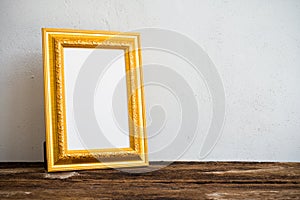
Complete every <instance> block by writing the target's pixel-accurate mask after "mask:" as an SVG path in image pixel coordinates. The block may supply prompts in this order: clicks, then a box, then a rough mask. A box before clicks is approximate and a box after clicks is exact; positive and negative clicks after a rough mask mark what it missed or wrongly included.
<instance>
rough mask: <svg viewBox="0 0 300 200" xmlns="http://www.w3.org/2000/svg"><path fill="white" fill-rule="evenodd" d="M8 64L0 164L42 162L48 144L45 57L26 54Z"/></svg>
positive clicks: (11, 59)
mask: <svg viewBox="0 0 300 200" xmlns="http://www.w3.org/2000/svg"><path fill="white" fill-rule="evenodd" d="M17 52H20V51H17ZM7 60H8V62H9V63H8V65H9V66H6V69H9V73H7V74H4V75H3V76H2V77H4V80H2V81H1V82H4V84H3V85H2V86H1V90H2V91H1V96H2V95H3V96H2V97H1V98H2V100H1V105H2V106H3V108H2V109H1V112H2V113H1V141H0V161H2V162H3V161H42V158H43V149H42V143H43V141H44V140H45V128H44V94H43V63H42V55H41V54H40V53H32V52H30V53H27V52H26V53H24V54H22V55H16V56H14V57H13V58H7Z"/></svg>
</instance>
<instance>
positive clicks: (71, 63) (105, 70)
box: [64, 48, 130, 150]
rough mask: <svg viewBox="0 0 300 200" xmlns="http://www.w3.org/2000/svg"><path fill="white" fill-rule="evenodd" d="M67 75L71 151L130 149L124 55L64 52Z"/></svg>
mask: <svg viewBox="0 0 300 200" xmlns="http://www.w3.org/2000/svg"><path fill="white" fill-rule="evenodd" d="M64 75H65V95H66V96H65V99H66V124H67V127H66V128H67V142H68V149H69V150H85V149H87V150H89V149H105V148H126V147H129V146H130V144H129V128H128V106H127V90H126V78H125V77H126V76H125V75H126V73H125V57H124V51H123V50H115V49H112V50H108V49H88V48H64ZM118 87H121V88H123V89H122V90H121V89H118ZM116 93H117V94H116ZM114 97H117V98H118V99H115V100H113V98H114ZM82 102H84V103H83V104H82ZM113 104H118V107H122V109H120V110H118V111H115V110H113ZM116 116H117V117H116ZM116 119H117V120H116ZM120 124H121V125H120Z"/></svg>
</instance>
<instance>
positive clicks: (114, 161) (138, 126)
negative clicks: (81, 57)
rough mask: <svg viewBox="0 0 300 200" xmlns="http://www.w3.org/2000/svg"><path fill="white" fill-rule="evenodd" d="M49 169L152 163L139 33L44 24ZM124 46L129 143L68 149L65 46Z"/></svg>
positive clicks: (50, 170) (121, 47)
mask: <svg viewBox="0 0 300 200" xmlns="http://www.w3.org/2000/svg"><path fill="white" fill-rule="evenodd" d="M42 32H43V60H44V85H45V87H44V88H45V89H44V92H45V93H44V94H45V122H46V153H47V166H48V171H49V172H53V171H67V170H82V169H100V168H108V167H118V168H119V167H131V166H145V165H148V155H147V153H148V152H147V137H146V123H145V108H144V95H143V90H144V89H143V84H142V83H143V80H142V65H141V51H140V42H139V41H140V39H139V34H137V33H120V32H107V31H84V30H67V29H49V28H43V29H42ZM65 47H68V48H72V47H73V48H102V49H121V50H124V56H125V63H126V82H127V96H128V120H129V133H130V148H114V149H97V150H68V148H67V129H66V102H65V83H64V68H65V67H68V66H64V48H65Z"/></svg>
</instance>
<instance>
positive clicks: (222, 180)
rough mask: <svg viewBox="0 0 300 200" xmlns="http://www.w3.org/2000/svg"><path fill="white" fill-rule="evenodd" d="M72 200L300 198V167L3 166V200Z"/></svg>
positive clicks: (0, 172)
mask: <svg viewBox="0 0 300 200" xmlns="http://www.w3.org/2000/svg"><path fill="white" fill-rule="evenodd" d="M164 164H165V163H153V164H151V165H150V167H149V168H151V169H158V168H160V167H161V166H163V165H164ZM132 170H139V169H132ZM74 198H80V199H92V198H97V199H99V198H101V199H300V163H245V162H175V163H173V164H171V165H169V166H168V167H165V168H162V169H160V170H158V171H153V172H149V173H143V174H131V173H125V172H121V171H118V170H115V169H107V170H89V171H78V172H61V173H46V172H45V170H44V169H43V165H42V163H0V199H74Z"/></svg>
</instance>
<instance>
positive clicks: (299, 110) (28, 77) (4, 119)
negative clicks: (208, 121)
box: [0, 0, 300, 161]
mask: <svg viewBox="0 0 300 200" xmlns="http://www.w3.org/2000/svg"><path fill="white" fill-rule="evenodd" d="M0 25H1V28H0V55H1V57H0V67H1V71H0V94H1V98H0V108H1V112H0V127H1V129H0V161H41V160H42V157H43V156H42V142H43V141H44V138H45V136H44V112H43V74H42V56H41V30H40V29H41V27H57V28H76V29H96V30H118V31H129V30H132V29H137V28H141V27H159V28H164V29H171V30H174V31H177V32H179V33H182V34H185V35H187V36H188V37H190V38H191V39H193V40H194V41H195V42H197V43H198V44H199V45H200V46H201V47H202V48H203V50H204V51H206V53H207V54H208V55H209V57H210V58H211V60H212V61H213V63H214V64H215V66H216V68H217V70H218V72H219V74H220V76H221V78H222V80H223V84H224V88H225V95H226V121H225V124H224V128H223V132H222V135H221V138H220V140H219V141H218V142H217V144H216V146H215V148H214V149H213V151H212V152H211V153H210V154H209V155H208V156H207V157H206V158H205V160H247V161H300V102H299V100H300V89H299V86H300V1H297V0H294V1H291V0H281V1H279V0H273V1H267V0H257V1H256V0H253V1H227V0H223V1H221V0H220V1H209V0H207V1H198V0H193V1H192V0H188V1H183V0H182V1H178V0H177V1H174V0H165V1H156V0H149V1H129V0H119V1H92V0H88V1H79V0H75V1H70V0H65V1H61V0H51V1H38V0H23V1H20V0H19V1H10V0H0ZM195 87H196V86H195ZM200 143H201V139H200V137H197V138H196V140H195V142H194V143H193V145H192V146H191V148H190V149H189V151H187V152H186V153H185V154H184V155H183V157H181V159H182V160H199V157H198V155H199V151H200V149H199V144H200ZM151 145H152V144H150V147H151ZM155 159H158V160H159V159H160V158H159V157H156V158H155ZM161 159H164V157H163V156H162V157H161Z"/></svg>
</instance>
